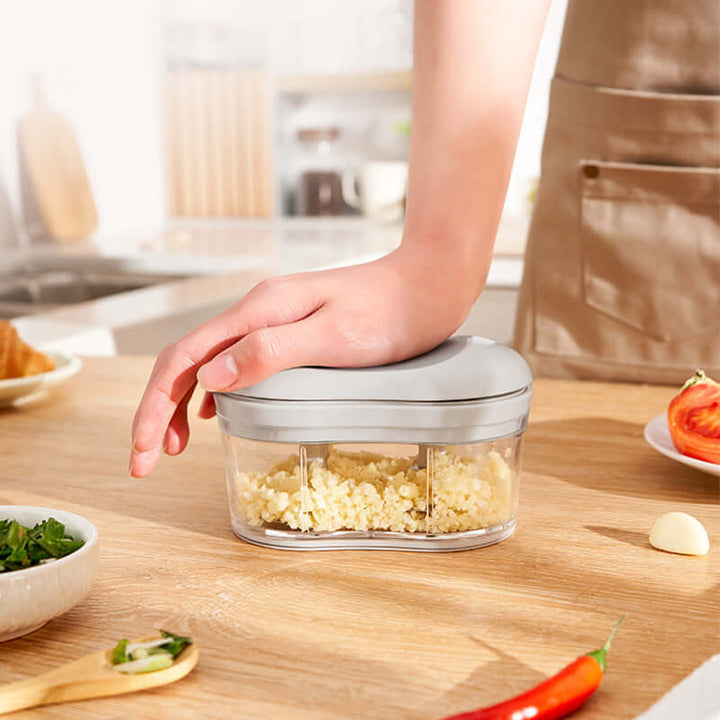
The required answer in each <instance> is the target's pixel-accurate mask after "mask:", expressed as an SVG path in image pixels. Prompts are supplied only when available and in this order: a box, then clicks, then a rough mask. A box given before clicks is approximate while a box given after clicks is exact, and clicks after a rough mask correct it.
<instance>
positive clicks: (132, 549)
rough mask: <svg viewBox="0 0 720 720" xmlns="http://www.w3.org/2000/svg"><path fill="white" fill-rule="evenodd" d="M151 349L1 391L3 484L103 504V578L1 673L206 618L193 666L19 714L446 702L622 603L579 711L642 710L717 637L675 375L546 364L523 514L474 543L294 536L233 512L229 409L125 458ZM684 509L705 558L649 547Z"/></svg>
mask: <svg viewBox="0 0 720 720" xmlns="http://www.w3.org/2000/svg"><path fill="white" fill-rule="evenodd" d="M150 367H151V361H150V359H149V358H128V357H119V358H103V359H92V360H86V363H85V367H84V369H83V371H82V372H81V374H80V375H79V376H78V377H76V378H75V379H73V380H72V381H70V382H68V383H67V384H66V385H64V386H62V387H60V388H58V389H57V390H56V391H55V392H54V393H53V394H52V395H50V396H48V397H47V398H46V399H44V400H42V401H37V402H34V403H30V404H28V405H26V406H24V407H22V408H12V409H4V410H0V458H2V462H1V467H2V481H1V482H0V504H2V503H19V504H35V505H47V506H50V507H57V508H63V509H66V510H70V511H73V512H76V513H79V514H81V515H84V516H85V517H87V518H89V519H90V520H91V521H92V522H94V523H95V524H96V525H97V527H98V529H99V531H100V537H101V567H100V574H99V577H98V580H97V583H96V585H95V586H94V589H93V592H92V593H91V595H90V597H89V598H88V599H87V600H86V601H85V602H83V603H82V604H81V605H79V606H77V607H76V608H74V609H73V610H71V611H70V612H68V613H67V614H66V615H64V616H62V617H60V618H58V619H56V620H54V621H52V622H50V623H49V624H48V625H47V626H45V627H44V628H43V629H41V630H39V631H37V632H35V633H34V634H32V635H30V636H27V637H25V638H22V639H18V640H15V641H12V642H9V643H6V644H3V645H2V646H1V647H0V681H3V682H5V681H11V680H15V679H20V678H24V677H27V676H29V675H31V674H36V673H39V672H42V671H45V670H47V669H49V668H51V667H52V666H54V665H57V664H60V663H62V662H65V661H68V660H70V659H72V658H75V657H77V656H80V655H83V654H85V653H88V652H91V651H93V650H96V649H99V648H103V647H107V646H109V645H111V644H113V643H114V642H115V641H116V640H117V639H118V638H120V637H122V636H131V637H133V636H142V635H147V634H148V633H151V632H152V631H153V630H154V629H155V628H159V627H165V628H168V629H171V630H174V631H176V632H181V633H184V634H190V635H192V636H193V637H194V638H196V639H197V642H198V645H199V648H200V651H201V659H200V664H199V665H198V667H197V669H196V671H195V672H193V673H192V675H190V676H189V677H188V678H186V679H185V680H182V681H180V682H179V683H177V684H175V685H171V686H168V687H166V688H160V689H157V690H152V691H147V692H144V693H139V694H134V695H127V696H122V697H116V698H110V699H102V700H92V701H87V702H84V703H76V704H74V705H72V706H67V705H66V706H62V705H60V706H54V707H47V708H44V709H40V710H34V711H28V712H25V713H18V714H17V715H16V716H14V717H17V718H18V720H20V719H21V718H31V717H32V718H45V717H58V718H68V717H72V718H74V719H78V720H82V719H83V718H133V719H137V718H171V717H172V718H233V719H235V718H243V719H244V720H254V719H259V718H263V719H265V718H268V719H269V718H273V719H277V718H292V719H293V720H298V718H302V720H316V719H317V720H320V719H321V718H322V719H323V720H326V719H327V720H352V719H355V718H358V719H360V718H362V719H363V720H373V719H377V720H393V719H398V720H399V719H401V718H402V719H403V720H437V719H439V718H442V717H443V716H444V715H447V714H450V713H452V712H458V711H460V710H465V709H470V708H473V707H477V706H479V705H483V704H488V703H490V702H493V701H496V700H500V699H503V698H505V697H507V696H509V695H512V694H514V693H517V692H519V691H521V690H523V689H525V688H527V687H529V686H531V685H532V684H534V683H536V682H538V681H539V680H541V679H542V678H544V677H546V676H548V675H550V674H552V673H554V672H555V671H557V670H558V669H559V668H560V667H561V666H562V665H564V664H565V663H567V662H569V661H570V660H572V659H573V658H575V657H576V656H577V655H579V654H582V653H584V652H588V651H590V650H593V649H595V648H596V647H598V646H599V645H601V644H602V643H603V642H604V639H605V636H606V635H607V633H608V631H609V630H610V628H611V627H612V625H613V624H614V623H615V621H616V620H617V618H618V617H619V616H620V615H621V614H622V613H623V612H627V613H629V618H628V620H627V621H626V623H625V625H624V626H623V628H622V629H621V631H620V632H619V633H618V635H617V637H616V639H615V642H614V644H613V648H612V652H611V654H610V658H609V664H608V674H607V676H606V678H605V680H604V682H603V684H602V686H601V688H600V690H599V691H598V692H597V693H596V695H595V696H594V697H593V698H592V699H591V700H590V702H589V703H588V705H586V707H585V708H584V709H583V710H581V711H580V712H579V713H578V715H577V717H578V718H583V719H585V718H602V719H603V720H611V719H614V718H632V717H634V716H635V715H636V714H638V713H639V712H641V711H642V710H644V709H646V708H647V707H648V706H649V705H651V704H652V703H653V702H654V701H655V700H657V699H658V698H659V697H660V696H661V695H662V694H663V693H665V692H666V691H667V690H669V689H670V688H671V687H672V686H673V685H674V684H675V683H677V682H679V681H680V680H681V679H682V678H683V677H684V676H686V675H687V674H688V673H690V672H691V671H692V670H693V669H694V668H695V667H696V666H698V665H699V664H700V663H701V662H702V661H703V660H705V659H706V658H707V657H709V656H710V655H712V654H713V653H716V652H718V649H719V636H718V623H717V619H718V611H719V609H720V608H719V601H718V598H719V597H720V593H719V592H718V589H719V587H720V583H719V575H720V573H719V572H718V567H719V563H718V557H719V556H720V517H719V514H718V480H717V478H714V477H711V476H709V475H705V474H701V473H700V472H698V471H696V470H692V469H690V468H687V467H685V466H682V465H679V464H676V463H674V462H672V461H671V460H668V459H666V458H664V457H662V456H660V455H658V454H656V453H655V452H654V451H653V450H652V449H651V448H649V447H648V446H647V445H646V444H645V442H644V440H643V438H642V429H643V426H644V424H645V423H646V422H647V421H648V420H650V419H651V418H652V417H654V416H655V415H657V414H659V413H661V412H663V411H664V409H665V407H666V404H667V402H668V401H669V399H670V397H671V396H672V394H673V390H672V389H671V388H659V387H648V386H639V385H638V386H625V385H608V384H593V383H575V382H561V381H543V380H540V381H538V382H537V383H536V386H535V397H534V399H533V408H532V413H531V423H530V428H529V430H528V432H527V435H526V445H525V462H524V467H525V472H524V476H523V482H522V488H521V508H520V516H519V527H518V530H517V533H516V534H515V536H514V537H512V538H511V539H509V540H508V541H506V542H504V543H501V544H499V545H495V546H492V547H489V548H485V549H481V550H475V551H470V552H463V553H456V554H416V553H401V552H360V551H355V552H323V553H312V552H304V553H289V552H282V551H271V550H265V549H261V548H257V547H253V546H251V545H247V544H245V543H243V542H241V541H240V540H238V539H236V538H235V537H234V535H233V534H232V532H231V531H230V526H229V522H228V513H227V504H226V499H225V487H224V479H223V458H222V454H221V447H220V440H219V434H218V430H217V426H216V424H215V423H214V422H202V421H199V420H197V419H195V421H194V422H193V424H192V430H193V437H192V439H191V444H190V448H189V449H188V451H187V452H186V453H185V454H184V455H182V456H180V457H178V458H166V459H164V460H163V462H162V463H161V466H160V468H159V469H158V470H157V471H156V473H155V474H154V475H153V476H151V477H150V478H149V479H146V480H134V479H131V478H129V477H128V476H127V474H126V463H127V449H128V442H129V426H130V421H131V418H132V414H133V411H134V408H135V405H136V403H137V401H138V399H139V397H140V394H141V391H142V388H143V386H144V382H145V379H146V377H147V375H148V373H149V370H150ZM670 510H683V511H686V512H689V513H691V514H693V515H695V516H696V517H697V518H698V519H699V520H701V521H702V522H703V523H704V525H705V527H706V528H707V529H708V531H709V532H710V536H711V551H710V554H709V555H707V556H705V557H701V558H692V557H682V556H677V555H670V554H666V553H661V552H657V551H655V550H653V549H652V548H651V547H650V546H649V545H648V543H647V534H648V532H649V529H650V527H651V525H652V523H653V521H654V519H655V518H656V517H657V516H658V515H660V514H661V513H664V512H668V511H670Z"/></svg>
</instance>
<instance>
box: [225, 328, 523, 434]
mask: <svg viewBox="0 0 720 720" xmlns="http://www.w3.org/2000/svg"><path fill="white" fill-rule="evenodd" d="M531 384H532V376H531V373H530V368H529V367H528V365H527V363H526V362H525V360H524V358H523V357H522V356H521V355H519V354H518V353H517V352H515V351H514V350H513V349H511V348H509V347H507V346H505V345H501V344H499V343H495V342H493V341H491V340H486V339H485V338H479V337H474V336H457V337H453V338H450V339H449V340H447V341H446V342H444V343H443V344H442V345H440V346H438V347H437V348H435V349H434V350H431V351H430V352H427V353H425V354H423V355H419V356H417V357H414V358H411V359H409V360H404V361H402V362H398V363H392V364H390V365H382V366H377V367H369V368H321V367H303V368H293V369H291V370H284V371H282V372H279V373H277V374H276V375H274V376H272V377H270V378H268V379H267V380H263V381H262V382H259V383H256V384H254V385H251V386H249V387H246V388H243V389H242V390H237V391H235V392H231V393H215V405H216V408H217V412H218V419H219V421H220V425H221V427H222V428H223V430H224V431H225V432H227V433H228V434H230V435H234V436H238V437H245V438H248V439H255V440H269V441H274V442H303V443H312V442H410V443H417V442H424V443H438V444H439V443H442V444H461V443H468V442H477V441H484V440H490V439H496V438H499V437H507V436H509V435H513V434H517V433H518V432H522V430H524V428H525V425H526V423H527V414H528V411H529V406H530V395H531Z"/></svg>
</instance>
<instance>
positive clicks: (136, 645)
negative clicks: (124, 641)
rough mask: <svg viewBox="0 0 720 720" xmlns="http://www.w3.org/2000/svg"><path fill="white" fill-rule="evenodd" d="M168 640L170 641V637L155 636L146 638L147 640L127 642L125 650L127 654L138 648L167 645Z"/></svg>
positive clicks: (144, 648) (134, 651)
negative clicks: (149, 638)
mask: <svg viewBox="0 0 720 720" xmlns="http://www.w3.org/2000/svg"><path fill="white" fill-rule="evenodd" d="M169 642H172V638H169V637H159V638H155V639H154V640H148V641H147V642H136V643H129V644H128V646H127V652H128V655H132V654H134V653H136V652H137V651H138V650H149V649H150V648H154V647H160V646H161V645H167V644H168V643H169Z"/></svg>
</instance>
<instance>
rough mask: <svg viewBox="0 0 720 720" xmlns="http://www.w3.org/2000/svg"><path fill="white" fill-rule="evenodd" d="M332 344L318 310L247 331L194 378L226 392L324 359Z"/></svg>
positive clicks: (324, 316)
mask: <svg viewBox="0 0 720 720" xmlns="http://www.w3.org/2000/svg"><path fill="white" fill-rule="evenodd" d="M336 345H337V335H336V334H333V333H332V331H331V328H330V327H329V322H328V319H327V313H324V312H322V311H318V312H316V313H314V314H313V315H310V316H309V317H307V318H305V319H304V320H301V321H300V322H295V323H291V324H289V325H278V326H275V327H266V328H261V329H260V330H255V331H254V332H251V333H250V334H248V335H246V336H245V337H244V338H243V339H242V340H240V341H239V342H237V343H235V344H234V345H232V346H231V347H229V348H228V349H226V350H224V351H223V352H221V353H220V354H219V355H218V356H217V357H215V358H213V359H212V360H211V361H210V362H208V363H207V364H205V365H203V366H202V367H201V368H200V370H199V371H198V374H197V379H198V382H199V384H200V385H201V386H202V387H203V388H204V389H205V390H206V391H207V390H212V391H219V392H229V391H231V390H236V389H237V388H242V387H247V386H248V385H252V384H254V383H256V382H260V381H261V380H264V379H265V378H267V377H270V376H271V375H273V374H275V373H276V372H279V371H280V370H286V369H287V368H291V367H299V366H302V365H317V364H323V363H324V362H328V361H329V360H330V359H331V356H332V355H335V354H336V353H335V352H334V351H335V347H336Z"/></svg>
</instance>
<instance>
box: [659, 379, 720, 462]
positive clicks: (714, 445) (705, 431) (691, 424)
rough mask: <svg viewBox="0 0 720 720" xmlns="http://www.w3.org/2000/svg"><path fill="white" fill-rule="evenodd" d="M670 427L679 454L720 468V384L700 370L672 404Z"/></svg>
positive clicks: (669, 410)
mask: <svg viewBox="0 0 720 720" xmlns="http://www.w3.org/2000/svg"><path fill="white" fill-rule="evenodd" d="M668 426H669V427H670V436H671V437H672V441H673V443H675V447H676V448H677V449H678V451H679V452H681V453H682V454H683V455H688V456H689V457H694V458H697V459H698V460H705V461H706V462H711V463H716V464H718V465H720V383H717V382H715V381H714V380H711V379H710V378H708V377H707V376H706V375H705V373H704V372H703V371H702V370H696V371H695V375H693V377H692V378H690V380H688V381H687V382H686V383H685V385H684V386H683V388H682V390H681V391H680V392H679V393H678V394H677V395H676V396H675V397H674V398H673V399H672V401H671V402H670V406H669V407H668Z"/></svg>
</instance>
